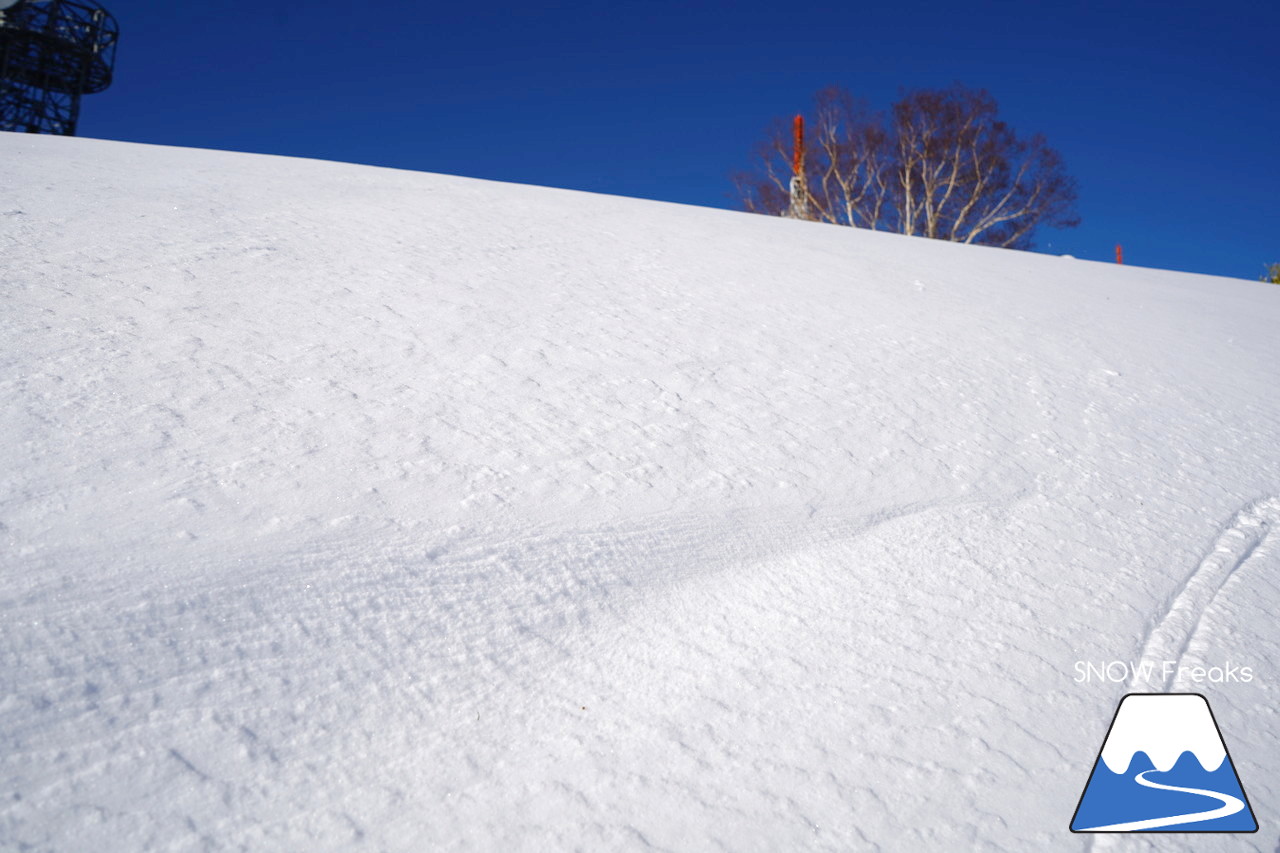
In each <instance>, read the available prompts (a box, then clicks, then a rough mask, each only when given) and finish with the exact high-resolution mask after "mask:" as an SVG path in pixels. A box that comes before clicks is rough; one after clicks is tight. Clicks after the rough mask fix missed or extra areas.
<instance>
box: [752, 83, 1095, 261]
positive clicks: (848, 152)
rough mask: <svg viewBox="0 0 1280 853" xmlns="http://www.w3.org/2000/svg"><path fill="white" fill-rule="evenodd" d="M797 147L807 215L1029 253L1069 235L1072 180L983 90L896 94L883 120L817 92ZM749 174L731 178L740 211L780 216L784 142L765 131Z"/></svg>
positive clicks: (785, 196)
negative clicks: (1055, 231)
mask: <svg viewBox="0 0 1280 853" xmlns="http://www.w3.org/2000/svg"><path fill="white" fill-rule="evenodd" d="M814 113H815V115H814V121H813V122H812V123H811V124H810V127H811V131H810V134H809V136H808V138H807V139H806V142H805V145H806V150H805V156H804V160H803V162H804V164H805V167H804V171H805V175H804V177H805V186H806V187H807V188H808V194H809V204H808V210H809V211H810V217H811V218H813V219H815V220H818V221H822V222H831V223H835V224H839V225H854V226H858V227H862V228H873V229H879V230H883V231H896V232H899V233H902V234H916V235H920V236H924V237H933V238H936V239H941V240H952V241H955V242H960V243H981V244H984V245H993V246H1005V247H1009V248H1030V246H1031V244H1032V238H1033V236H1034V234H1035V231H1036V229H1037V228H1038V227H1040V226H1042V225H1048V226H1053V227H1058V228H1069V227H1072V226H1074V225H1076V224H1078V223H1079V220H1078V218H1076V216H1075V214H1074V207H1075V199H1076V189H1075V182H1074V181H1073V180H1072V179H1071V178H1070V177H1069V176H1068V175H1067V174H1066V170H1065V168H1064V166H1063V164H1062V159H1061V157H1060V156H1059V155H1058V153H1057V152H1056V151H1054V150H1053V149H1052V148H1050V147H1049V145H1048V144H1047V142H1046V141H1045V139H1044V137H1043V136H1040V135H1036V136H1032V137H1030V138H1028V139H1020V138H1019V137H1018V136H1017V134H1015V133H1014V132H1013V130H1012V129H1011V128H1010V127H1009V126H1008V125H1007V124H1005V123H1004V122H1002V121H1000V120H999V119H998V118H997V110H996V103H995V100H994V99H993V98H992V97H991V95H990V94H988V93H987V92H986V91H984V90H977V91H975V90H970V89H966V88H964V87H962V86H953V87H951V88H949V89H943V90H923V91H915V92H909V93H907V94H905V95H904V96H903V97H902V98H901V99H900V100H899V101H898V103H896V104H894V106H893V109H892V110H891V111H890V114H889V115H888V116H887V117H885V116H881V115H877V114H875V113H872V112H870V111H869V110H868V109H867V108H866V106H865V105H864V104H862V103H860V102H858V101H856V100H854V98H853V97H852V96H850V95H849V93H848V92H845V91H843V90H841V89H838V88H833V89H826V90H823V91H822V92H819V93H818V96H817V99H816V104H815V110H814ZM757 153H758V157H759V160H758V163H759V166H758V168H757V170H756V171H754V172H752V173H747V174H743V175H739V176H737V177H736V178H735V181H736V183H737V186H738V189H739V193H740V195H741V197H742V200H743V203H744V206H745V207H746V208H747V209H748V210H753V211H756V212H759V213H767V214H772V215H782V214H783V213H784V212H786V211H787V209H788V206H789V202H790V194H789V183H790V178H791V167H790V163H791V151H790V141H789V137H788V135H787V133H786V130H785V125H784V124H782V123H781V122H777V123H775V125H774V127H773V128H772V130H771V131H770V134H769V136H768V137H767V139H766V141H765V143H764V144H763V145H762V146H760V148H759V149H758V151H757Z"/></svg>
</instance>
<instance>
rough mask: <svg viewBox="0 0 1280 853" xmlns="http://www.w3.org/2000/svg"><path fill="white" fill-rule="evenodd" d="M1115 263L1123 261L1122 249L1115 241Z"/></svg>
mask: <svg viewBox="0 0 1280 853" xmlns="http://www.w3.org/2000/svg"><path fill="white" fill-rule="evenodd" d="M1116 263H1117V264H1123V263H1124V249H1122V248H1120V244H1119V243H1116Z"/></svg>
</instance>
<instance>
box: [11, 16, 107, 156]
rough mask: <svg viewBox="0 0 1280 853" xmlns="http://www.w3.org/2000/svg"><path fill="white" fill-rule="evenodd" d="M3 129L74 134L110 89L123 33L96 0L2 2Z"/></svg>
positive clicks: (65, 134)
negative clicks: (86, 107) (87, 99)
mask: <svg viewBox="0 0 1280 853" xmlns="http://www.w3.org/2000/svg"><path fill="white" fill-rule="evenodd" d="M0 9H2V11H0V130H8V131H17V132H19V133H52V134H59V135H63V136H74V135H75V132H76V124H77V121H78V120H79V117H80V96H81V95H90V94H94V93H96V92H101V91H102V90H103V89H106V88H107V87H108V86H110V85H111V78H112V73H113V68H114V66H115V53H116V42H117V40H118V39H119V36H120V29H119V27H118V25H117V24H116V20H115V18H113V17H112V16H111V15H110V14H109V13H108V12H107V10H106V9H103V8H102V7H101V6H99V5H98V4H97V3H94V2H92V0H19V2H17V3H13V2H10V3H4V2H3V0H0Z"/></svg>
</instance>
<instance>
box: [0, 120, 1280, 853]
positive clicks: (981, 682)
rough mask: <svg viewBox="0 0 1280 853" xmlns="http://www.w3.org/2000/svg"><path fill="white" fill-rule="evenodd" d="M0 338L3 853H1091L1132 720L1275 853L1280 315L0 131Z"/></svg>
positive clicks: (879, 241)
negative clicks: (1115, 716)
mask: <svg viewBox="0 0 1280 853" xmlns="http://www.w3.org/2000/svg"><path fill="white" fill-rule="evenodd" d="M0 299H2V300H3V304H2V310H0V363H2V365H3V370H0V404H2V405H0V436H2V439H0V471H3V478H2V480H0V536H2V537H3V540H2V541H3V551H2V552H0V553H2V556H0V849H5V850H9V849H22V850H94V851H112V850H120V851H126V850H128V851H139V850H195V849H208V850H242V849H243V850H267V849H280V850H285V849H288V850H303V849H305V850H347V849H353V850H355V849H369V850H394V851H417V850H439V849H474V850H522V849H524V850H535V849H539V850H540V849H557V850H559V849H564V850H569V849H582V850H603V849H648V848H654V849H660V850H719V849H730V850H743V851H750V850H800V849H812V850H850V849H859V850H860V849H877V848H878V849H884V850H903V851H917V850H947V851H956V850H976V849H992V850H1010V851H1028V850H1056V849H1064V850H1072V849H1075V850H1079V849H1083V848H1084V847H1086V846H1088V845H1090V844H1091V842H1090V840H1089V839H1088V838H1087V837H1082V836H1072V835H1070V834H1069V833H1068V832H1067V825H1068V822H1069V821H1070V819H1071V815H1072V811H1073V809H1074V807H1075V804H1076V800H1077V798H1078V797H1079V794H1080V790H1081V788H1082V787H1083V785H1084V783H1085V781H1086V779H1087V777H1088V774H1089V770H1090V767H1091V766H1092V765H1093V762H1094V759H1095V757H1096V755H1097V750H1098V748H1099V746H1100V743H1101V739H1102V737H1103V735H1104V733H1105V731H1106V727H1107V723H1108V721H1109V720H1110V719H1111V716H1112V713H1113V711H1114V708H1115V702H1116V701H1117V700H1118V698H1119V697H1120V696H1121V695H1122V694H1123V693H1125V692H1126V690H1128V689H1130V688H1132V689H1154V690H1165V689H1180V690H1198V691H1200V692H1203V693H1205V694H1206V695H1207V696H1208V697H1209V699H1210V701H1211V703H1212V705H1213V708H1214V712H1215V714H1216V716H1217V719H1218V722H1219V724H1220V725H1221V726H1222V731H1223V734H1224V736H1225V738H1226V739H1227V745H1228V748H1229V749H1231V751H1232V754H1233V756H1236V760H1237V765H1238V766H1237V770H1238V771H1239V773H1240V777H1241V780H1242V782H1243V783H1244V785H1245V786H1246V788H1247V789H1248V792H1249V796H1250V798H1251V801H1252V802H1253V804H1254V808H1255V810H1256V811H1257V817H1258V822H1259V823H1260V824H1261V825H1262V826H1263V827H1268V826H1271V827H1274V826H1275V824H1276V821H1277V819H1280V813H1278V809H1280V803H1278V801H1277V795H1280V783H1278V782H1277V780H1280V740H1278V739H1277V734H1278V730H1277V722H1278V721H1277V717H1276V711H1275V708H1276V707H1277V705H1278V704H1280V703H1277V693H1276V687H1277V679H1280V670H1277V664H1278V663H1280V632H1277V631H1276V629H1275V621H1274V614H1275V613H1276V612H1277V611H1280V585H1278V581H1277V571H1278V570H1280V553H1277V541H1278V540H1277V536H1276V534H1275V532H1274V527H1275V524H1276V522H1277V521H1280V500H1278V499H1277V497H1276V496H1278V495H1280V450H1278V448H1280V393H1277V392H1278V391H1280V358H1278V357H1277V356H1280V343H1278V342H1280V334H1278V333H1277V332H1278V330H1280V288H1277V287H1269V286H1266V285H1261V284H1256V283H1250V282H1244V281H1236V280H1228V279H1220V278H1211V277H1205V276H1193V275H1185V274H1178V273H1170V272H1163V271H1157V270H1148V269H1138V268H1131V267H1116V266H1112V265H1102V264H1094V263H1088V262H1083V261H1077V260H1071V259H1065V258H1057V257H1049V256H1044V255H1037V254H1030V253H1017V252H1008V251H1000V250H994V249H983V248H974V247H964V246H956V245H952V244H946V243H941V242H933V241H926V240H920V239H914V238H904V237H899V236H895V235H886V234H876V233H866V232H861V231H854V230H850V229H841V228H835V227H828V226H821V225H814V224H810V223H799V222H792V221H783V220H777V219H768V218H763V217H755V216H750V215H745V214H735V213H730V212H724V211H714V210H704V209H697V208H690V207H682V206H676V205H668V204H660V203H654V202H645V201H635V200H628V199H620V198H611V197H602V196H594V195H588V194H581V193H573V192H566V191H558V190H549V189H542V188H534V187H524V186H512V185H503V184H495V183H487V182H482V181H476V180H468V179H461V178H452V177H443V176H439V175H431V174H418V173H410V172H401V171H393V170H384V169H373V168H367V167H358V166H349V165H341V164H334V163H324V162H313V161H304V160H290V159H283V158H271V157H261V156H250V155H240V154H230V153H219V152H211V151H192V150H181V149H171V148H159V147H149V146H139V145H127V144H119V143H108V142H101V141H93V140H81V139H62V138H49V137H30V136H19V135H11V134H0ZM1117 659H1118V660H1124V661H1131V662H1133V663H1136V664H1142V663H1146V664H1147V665H1148V668H1147V669H1146V670H1145V671H1142V672H1140V673H1139V674H1138V675H1137V676H1135V677H1134V678H1133V679H1132V683H1131V684H1129V685H1126V684H1121V683H1100V682H1098V681H1089V682H1086V683H1078V682H1077V680H1076V679H1077V669H1076V667H1075V663H1076V662H1077V661H1094V662H1100V661H1111V660H1117ZM1163 661H1173V662H1175V664H1177V666H1178V667H1180V668H1181V671H1182V672H1184V673H1189V672H1193V671H1194V670H1193V669H1192V668H1193V666H1195V665H1204V666H1218V665H1222V664H1224V663H1226V662H1230V663H1232V664H1234V665H1246V666H1250V667H1252V670H1253V673H1254V678H1253V680H1252V681H1249V682H1239V681H1237V682H1232V683H1223V684H1209V683H1206V684H1195V683H1192V682H1191V681H1189V680H1188V679H1189V678H1190V677H1191V676H1184V677H1182V678H1179V677H1178V676H1177V674H1176V673H1177V670H1175V674H1173V675H1167V674H1166V673H1165V671H1164V668H1163V667H1162V662H1163ZM1152 665H1154V666H1152ZM1264 836H1266V832H1262V833H1259V834H1258V835H1256V836H1213V837H1208V836H1205V837H1199V838H1197V837H1194V836H1192V837H1191V838H1192V839H1193V840H1194V844H1193V843H1192V842H1191V841H1188V840H1186V839H1185V838H1183V839H1182V840H1180V839H1179V838H1175V837H1167V838H1160V839H1159V841H1158V844H1159V845H1160V846H1159V847H1158V848H1150V847H1147V848H1141V849H1160V850H1166V849H1167V850H1190V849H1195V850H1238V849H1257V850H1265V851H1267V853H1271V848H1272V847H1274V842H1275V839H1274V838H1273V837H1269V836H1268V837H1264ZM1206 839H1207V840H1206ZM1123 843H1124V841H1123V840H1122V839H1115V838H1110V837H1108V838H1105V839H1101V840H1099V842H1098V844H1097V845H1096V846H1098V847H1102V846H1104V844H1106V845H1110V846H1112V847H1120V846H1122V845H1123ZM1250 845H1253V846H1250Z"/></svg>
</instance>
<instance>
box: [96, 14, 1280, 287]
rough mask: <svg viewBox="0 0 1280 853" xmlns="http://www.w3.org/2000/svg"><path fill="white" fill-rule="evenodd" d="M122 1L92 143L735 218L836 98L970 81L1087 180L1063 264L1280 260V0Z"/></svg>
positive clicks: (1052, 239) (1061, 241)
mask: <svg viewBox="0 0 1280 853" xmlns="http://www.w3.org/2000/svg"><path fill="white" fill-rule="evenodd" d="M104 5H105V6H106V7H107V8H108V9H109V10H110V11H111V12H112V13H113V14H114V15H115V16H116V18H117V19H118V20H119V22H120V27H121V43H120V47H119V54H118V57H117V62H116V82H115V84H114V86H113V87H112V88H111V89H110V90H108V91H107V92H105V93H102V94H100V95H94V96H89V97H86V98H85V100H84V102H83V104H82V111H81V122H80V134H81V135H82V136H90V137H99V138H107V139H124V140H133V141H139V142H154V143H161V144H166V145H187V146H196V147H203V148H226V149H233V150H239V151H253V152H262V153H273V154H290V155H300V156H308V157H320V158H325V159H332V160H344V161H349V162H355V163H369V164H374V165H383V166H395V167H400V168H406V169H416V170H423V171H432V172H445V173H450V174H458V175H470V176H475V177H481V178H491V179H496V180H503V181H518V182H521V183H530V184H543V185H548V186H557V187H569V188H573V189H583V190H591V191H596V192H605V193H614V194H618V195H626V196H638V197H644V198H655V199H663V200H667V201H674V202H682V203H687V204H697V205H707V206H714V207H737V206H738V205H737V201H736V199H735V198H734V196H733V188H732V184H731V183H730V181H729V179H728V175H729V174H730V173H731V172H734V171H737V170H739V169H742V168H744V167H747V166H749V165H750V162H751V160H750V150H751V148H752V146H753V145H754V144H755V143H756V142H757V140H759V139H760V138H761V137H762V135H763V131H764V129H765V127H766V126H767V125H768V124H769V122H770V120H771V119H772V118H774V117H779V116H787V115H790V114H793V113H795V112H796V111H797V110H801V109H804V108H806V107H808V106H809V104H810V102H811V99H812V95H813V93H814V92H815V91H817V90H818V89H819V88H822V87H824V86H827V85H831V84H836V85H841V86H844V87H845V88H847V89H849V90H850V91H852V92H853V93H854V94H855V95H859V96H862V97H865V98H866V99H868V100H869V101H870V102H871V104H872V105H873V106H875V107H878V108H887V107H888V106H889V105H890V104H891V103H892V101H893V100H894V99H895V97H896V96H897V94H898V91H899V89H900V88H902V87H908V88H910V87H935V86H946V85H949V84H950V83H952V82H960V83H963V84H965V85H967V86H971V87H975V88H977V87H982V88H986V89H988V90H989V91H991V93H992V94H993V95H994V96H995V97H996V99H997V101H998V102H999V104H1000V109H1001V116H1002V117H1003V118H1004V119H1005V120H1007V121H1008V122H1009V123H1010V124H1011V125H1012V126H1013V127H1014V128H1015V129H1016V130H1018V131H1019V132H1021V133H1027V134H1030V133H1033V132H1037V131H1038V132H1043V133H1044V134H1045V135H1046V136H1047V137H1048V140H1049V142H1050V144H1052V145H1053V146H1055V147H1056V148H1058V150H1059V151H1061V152H1062V154H1063V155H1064V158H1065V160H1066V164H1067V168H1068V170H1069V171H1070V172H1071V174H1073V175H1074V176H1075V177H1076V178H1077V179H1078V181H1079V184H1080V213H1081V215H1082V217H1083V220H1084V221H1083V224H1082V225H1081V226H1080V227H1079V228H1076V229H1074V230H1070V231H1052V230H1045V231H1041V233H1040V234H1039V236H1038V239H1037V244H1038V247H1039V250H1041V251H1049V252H1054V253H1059V254H1072V255H1075V256H1077V257H1080V258H1089V259H1095V260H1111V259H1112V258H1113V257H1114V246H1115V244H1116V243H1117V242H1118V243H1122V244H1123V245H1124V252H1125V260H1126V262H1128V263H1133V264H1138V265H1143V266H1155V267H1165V268H1170V269H1180V270H1191V271H1195V272H1208V273H1216V274H1220V275H1230V276H1237V277H1241V278H1257V277H1258V276H1259V275H1261V274H1262V272H1263V265H1264V264H1265V263H1268V262H1272V261H1280V159H1278V156H1277V152H1278V151H1280V54H1277V52H1276V44H1277V42H1276V34H1277V32H1280V3H1277V2H1276V0H1259V2H1233V0H1225V2H1219V3H1207V2H1196V3H1179V2H1176V0H1175V2H1169V0H1162V2H1158V3H1157V2H1145V1H1144V2H1123V0H1122V1H1121V2H1076V3H1052V4H1042V3H1037V2H1027V0H1020V1H1019V2H991V3H982V2H914V3H912V2H897V3H856V2H849V0H843V2H838V3H814V2H807V0H775V2H769V3H760V2H753V1H752V0H744V2H737V3H717V4H710V3H696V2H667V0H650V2H644V3H632V2H609V3H586V2H577V3H575V2H566V3H546V4H536V3H535V4H523V5H517V4H499V3H491V2H487V0H454V2H449V3H443V2H416V3H409V2H400V0H383V2H376V3H368V4H363V3H351V2H343V3H338V2H331V1H330V0H318V2H309V3H283V2H270V0H264V2H247V0H225V1H224V2H209V3H193V2H180V3H171V2H164V3H160V2H155V0H104ZM495 215H500V214H499V213H497V212H495Z"/></svg>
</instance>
